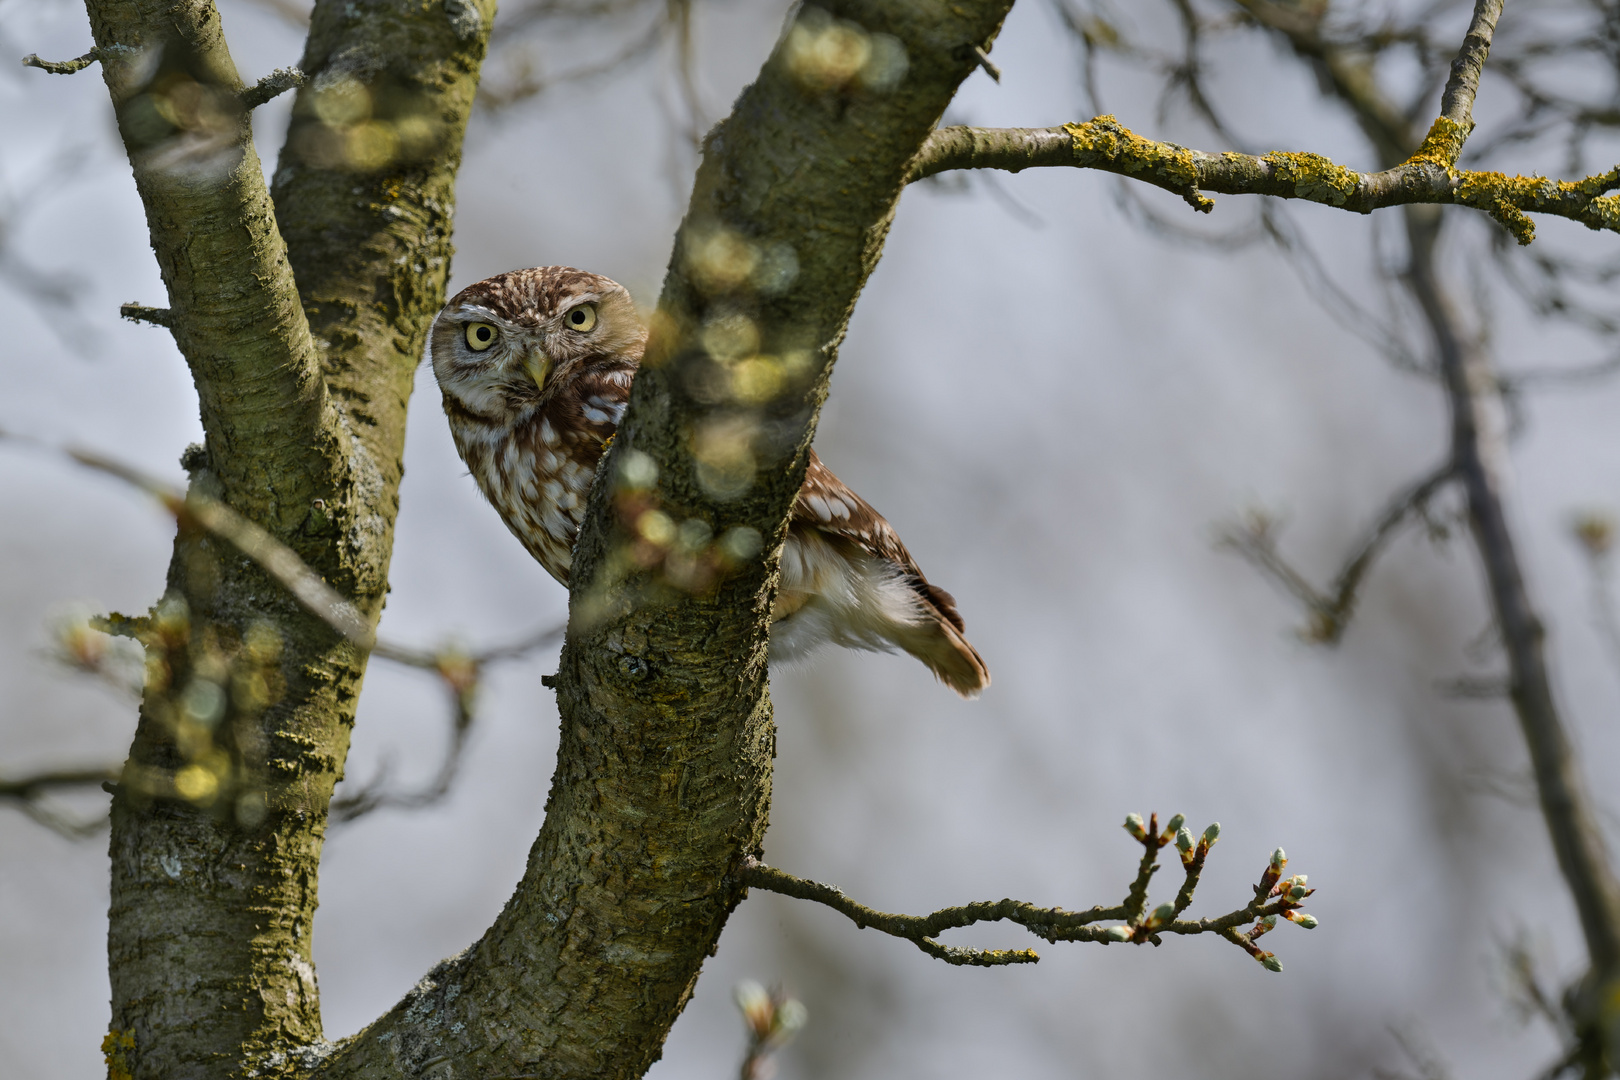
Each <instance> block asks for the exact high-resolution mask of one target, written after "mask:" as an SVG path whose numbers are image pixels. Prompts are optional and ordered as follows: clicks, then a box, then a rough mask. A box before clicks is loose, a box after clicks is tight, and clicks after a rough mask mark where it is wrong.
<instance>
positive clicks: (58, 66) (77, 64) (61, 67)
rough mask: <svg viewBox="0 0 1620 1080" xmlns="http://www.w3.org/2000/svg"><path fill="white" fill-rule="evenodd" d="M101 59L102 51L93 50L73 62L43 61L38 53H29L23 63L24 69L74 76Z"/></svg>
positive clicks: (75, 58)
mask: <svg viewBox="0 0 1620 1080" xmlns="http://www.w3.org/2000/svg"><path fill="white" fill-rule="evenodd" d="M100 59H101V50H100V49H91V50H90V51H89V52H87V53H85V54H84V55H83V56H78V57H74V58H73V59H72V60H41V59H40V58H39V54H38V53H29V54H28V55H27V56H25V57H23V58H22V62H23V67H31V68H39V70H41V71H48V72H50V73H51V74H52V75H73V74H76V73H78V72H80V71H83V70H84V69H85V68H87V67H89V66H90V65H91V64H93V63H95V62H96V61H97V60H100Z"/></svg>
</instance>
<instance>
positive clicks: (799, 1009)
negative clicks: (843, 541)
mask: <svg viewBox="0 0 1620 1080" xmlns="http://www.w3.org/2000/svg"><path fill="white" fill-rule="evenodd" d="M808 1019H810V1011H809V1010H808V1009H806V1008H805V1007H804V1002H802V1001H800V1000H799V999H798V998H788V999H787V1000H786V1001H784V1002H782V1004H781V1005H780V1006H779V1007H778V1008H777V1010H776V1021H775V1024H774V1025H773V1026H772V1028H771V1034H772V1035H774V1036H776V1038H777V1039H779V1040H780V1041H781V1042H784V1043H785V1042H786V1041H787V1040H788V1039H791V1038H792V1037H793V1036H794V1035H795V1034H796V1033H797V1032H798V1031H799V1029H800V1028H802V1027H804V1023H805V1021H806V1020H808Z"/></svg>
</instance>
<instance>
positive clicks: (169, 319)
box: [118, 301, 174, 330]
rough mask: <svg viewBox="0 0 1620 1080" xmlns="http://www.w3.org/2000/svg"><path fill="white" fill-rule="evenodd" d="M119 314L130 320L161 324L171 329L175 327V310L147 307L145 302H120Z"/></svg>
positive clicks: (154, 324) (155, 324)
mask: <svg viewBox="0 0 1620 1080" xmlns="http://www.w3.org/2000/svg"><path fill="white" fill-rule="evenodd" d="M118 314H119V316H120V317H122V318H125V319H128V320H129V321H130V322H143V323H151V324H152V325H153V326H161V327H164V328H165V329H169V330H172V329H174V312H173V311H170V310H169V309H168V308H161V307H147V306H146V305H145V304H137V303H134V302H133V301H132V302H130V303H128V304H120V305H119V307H118Z"/></svg>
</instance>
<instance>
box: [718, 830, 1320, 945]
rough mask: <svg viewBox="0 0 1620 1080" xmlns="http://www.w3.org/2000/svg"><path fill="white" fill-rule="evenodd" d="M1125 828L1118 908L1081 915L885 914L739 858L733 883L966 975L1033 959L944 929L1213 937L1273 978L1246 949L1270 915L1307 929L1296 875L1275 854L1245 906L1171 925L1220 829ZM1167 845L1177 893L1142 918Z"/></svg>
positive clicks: (1030, 908)
mask: <svg viewBox="0 0 1620 1080" xmlns="http://www.w3.org/2000/svg"><path fill="white" fill-rule="evenodd" d="M1125 829H1126V831H1127V832H1129V833H1130V834H1131V835H1132V836H1133V837H1135V838H1136V840H1137V841H1138V842H1140V843H1141V845H1142V848H1143V852H1142V861H1141V863H1140V865H1139V866H1138V867H1137V872H1136V879H1135V880H1134V881H1132V882H1131V887H1130V891H1129V892H1128V893H1127V894H1126V897H1125V901H1124V902H1123V903H1121V904H1118V905H1115V906H1113V907H1103V906H1101V905H1099V906H1097V907H1093V908H1089V909H1087V910H1085V911H1065V910H1064V909H1062V908H1041V907H1036V906H1035V905H1033V904H1030V903H1027V902H1025V901H1022V900H999V901H991V900H985V901H980V902H978V903H972V904H963V905H961V906H960V907H949V908H941V909H940V910H938V911H936V912H933V913H932V914H930V915H894V914H890V913H888V912H884V911H877V910H875V909H873V908H869V907H867V906H866V905H864V904H861V903H858V902H856V901H854V900H851V899H850V898H849V897H847V896H845V895H844V894H843V893H842V892H841V891H839V890H838V889H836V888H834V887H833V886H831V885H823V884H821V883H820V882H817V881H808V880H806V879H804V878H799V877H794V876H793V875H792V874H788V873H784V872H783V871H781V870H777V869H775V868H773V867H770V866H766V865H765V864H764V863H762V862H759V861H758V860H757V859H755V858H753V857H752V856H748V857H746V858H745V859H744V860H743V863H742V868H741V871H740V879H741V881H742V883H743V884H744V885H746V886H749V887H750V888H756V889H764V890H766V891H768V892H776V893H781V894H782V895H784V896H791V897H794V898H795V899H798V900H811V901H814V902H815V903H818V904H824V905H826V906H827V907H830V908H832V909H833V910H834V911H837V912H839V913H840V914H842V915H845V916H847V917H848V918H849V919H850V920H851V921H853V922H854V923H855V925H856V926H858V927H861V928H863V929H864V928H865V927H868V926H870V927H872V928H873V929H874V930H879V931H881V932H883V933H885V934H888V935H890V936H891V937H897V938H904V939H905V940H906V941H909V942H911V943H912V944H913V945H915V946H917V948H919V949H921V950H922V951H923V952H925V953H927V954H928V955H929V956H932V957H934V958H935V959H938V960H943V961H945V962H946V963H947V964H958V965H968V966H973V967H999V966H1001V965H1003V964H1033V963H1035V962H1036V961H1038V960H1039V959H1040V956H1039V955H1037V954H1036V953H1035V951H1034V950H1033V949H969V948H962V947H959V946H954V945H942V944H940V942H939V941H937V940H935V939H936V938H938V936H939V935H940V934H941V933H942V932H944V931H946V930H955V929H959V928H961V927H964V926H973V925H974V924H976V923H983V922H1013V923H1017V924H1018V925H1020V926H1022V927H1024V928H1025V929H1027V930H1029V931H1030V932H1031V933H1033V934H1036V935H1037V936H1039V937H1043V938H1045V939H1046V940H1047V941H1050V942H1054V943H1055V942H1058V941H1096V942H1101V943H1102V944H1104V945H1108V944H1111V943H1114V942H1126V941H1128V942H1133V943H1135V944H1138V945H1140V944H1143V943H1145V942H1151V943H1153V944H1154V945H1159V944H1162V942H1161V940H1160V936H1161V935H1163V934H1186V935H1192V934H1218V935H1219V936H1221V937H1223V938H1225V939H1226V940H1227V941H1230V942H1232V943H1233V944H1234V945H1237V946H1238V947H1239V948H1241V949H1243V951H1244V952H1247V953H1248V954H1249V955H1250V956H1252V957H1254V958H1255V959H1256V960H1258V961H1259V962H1260V963H1261V964H1262V965H1264V966H1265V968H1266V969H1267V970H1268V971H1281V970H1282V962H1281V961H1279V960H1278V959H1277V958H1276V957H1275V956H1273V955H1272V954H1271V953H1269V952H1266V951H1265V950H1263V949H1261V948H1260V947H1259V946H1258V945H1256V944H1255V943H1254V942H1255V939H1256V938H1258V937H1260V936H1261V935H1262V934H1265V933H1266V932H1267V931H1269V930H1271V929H1273V928H1274V927H1275V926H1276V925H1277V918H1278V916H1281V917H1282V918H1284V919H1287V920H1288V921H1290V922H1295V923H1298V924H1299V925H1301V926H1303V927H1305V928H1306V929H1307V930H1309V929H1312V928H1314V927H1315V926H1316V924H1317V923H1316V918H1315V917H1314V916H1311V915H1306V914H1305V913H1303V912H1301V911H1299V910H1298V908H1299V906H1300V904H1301V903H1302V902H1303V901H1304V899H1305V898H1306V897H1307V896H1310V895H1311V894H1312V893H1313V892H1315V891H1316V890H1315V889H1311V888H1308V887H1306V884H1305V880H1306V879H1305V875H1304V874H1298V875H1296V876H1294V877H1290V878H1286V879H1285V878H1283V877H1282V871H1283V868H1284V867H1285V866H1287V865H1288V858H1287V856H1286V855H1284V854H1283V850H1282V848H1278V849H1277V850H1276V852H1274V853H1273V854H1272V856H1271V861H1270V862H1269V863H1268V864H1267V866H1266V870H1265V873H1263V874H1262V875H1261V876H1260V883H1259V884H1258V885H1256V886H1255V887H1254V899H1253V900H1251V901H1250V902H1249V903H1248V904H1245V905H1244V906H1243V907H1241V908H1238V909H1237V910H1235V911H1231V912H1228V913H1227V914H1225V915H1221V916H1219V917H1217V918H1211V919H1182V918H1179V916H1180V915H1181V913H1182V912H1183V911H1185V910H1186V909H1187V906H1188V905H1189V904H1191V903H1192V899H1193V892H1194V890H1196V889H1197V888H1198V879H1199V875H1200V874H1202V873H1203V869H1204V860H1205V858H1206V857H1207V856H1208V855H1209V849H1210V847H1211V846H1212V845H1213V844H1214V843H1215V841H1216V839H1217V838H1218V837H1219V836H1220V832H1221V827H1220V825H1219V824H1214V825H1211V826H1210V827H1209V828H1207V829H1205V830H1204V834H1203V836H1202V837H1200V838H1199V839H1197V840H1196V841H1195V840H1194V839H1193V835H1192V831H1191V830H1190V829H1188V828H1187V826H1186V824H1185V819H1184V818H1183V817H1182V816H1181V815H1180V814H1177V815H1176V816H1175V817H1173V818H1171V819H1170V821H1169V823H1168V825H1167V826H1166V828H1165V830H1164V831H1163V832H1160V831H1159V815H1157V814H1153V815H1151V816H1150V817H1149V819H1148V822H1147V824H1146V825H1144V824H1143V822H1142V818H1141V816H1140V815H1137V814H1131V815H1130V816H1128V817H1127V818H1126V819H1125ZM1171 844H1174V845H1175V847H1176V850H1177V852H1178V853H1179V854H1180V856H1181V866H1182V872H1183V875H1184V876H1183V880H1182V883H1181V888H1180V889H1179V890H1178V891H1177V893H1176V898H1175V900H1174V901H1172V902H1169V903H1164V904H1160V905H1159V906H1158V907H1156V908H1154V909H1153V911H1152V912H1151V913H1147V891H1148V885H1149V883H1150V882H1151V881H1152V879H1153V875H1154V873H1155V872H1156V871H1157V870H1158V869H1159V864H1158V857H1159V851H1160V849H1162V848H1165V847H1168V846H1169V845H1171ZM1114 920H1119V921H1121V922H1122V924H1123V925H1119V926H1099V925H1097V924H1098V923H1102V922H1110V921H1114ZM1251 920H1252V921H1253V922H1254V925H1253V926H1252V927H1250V928H1249V929H1248V930H1247V931H1243V930H1240V929H1238V928H1239V927H1240V926H1242V925H1243V924H1244V923H1247V922H1250V921H1251Z"/></svg>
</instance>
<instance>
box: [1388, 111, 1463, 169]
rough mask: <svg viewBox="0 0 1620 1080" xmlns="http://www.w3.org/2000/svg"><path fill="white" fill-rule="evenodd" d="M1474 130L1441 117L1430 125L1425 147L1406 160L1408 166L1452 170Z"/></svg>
mask: <svg viewBox="0 0 1620 1080" xmlns="http://www.w3.org/2000/svg"><path fill="white" fill-rule="evenodd" d="M1472 130H1473V127H1472V125H1470V126H1469V127H1463V125H1461V124H1459V123H1457V121H1455V120H1451V119H1449V118H1447V117H1444V116H1441V117H1438V118H1436V120H1435V122H1434V123H1432V124H1430V125H1429V133H1428V134H1427V135H1425V136H1424V137H1423V145H1422V146H1420V147H1418V148H1417V153H1415V154H1413V155H1412V156H1411V157H1409V158H1407V159H1406V162H1405V164H1407V165H1438V166H1440V167H1441V168H1442V169H1448V170H1449V169H1450V168H1451V167H1452V166H1453V165H1456V164H1457V158H1458V157H1459V156H1460V155H1461V154H1462V148H1463V141H1464V140H1465V139H1467V138H1468V133H1469V132H1470V131H1472Z"/></svg>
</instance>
